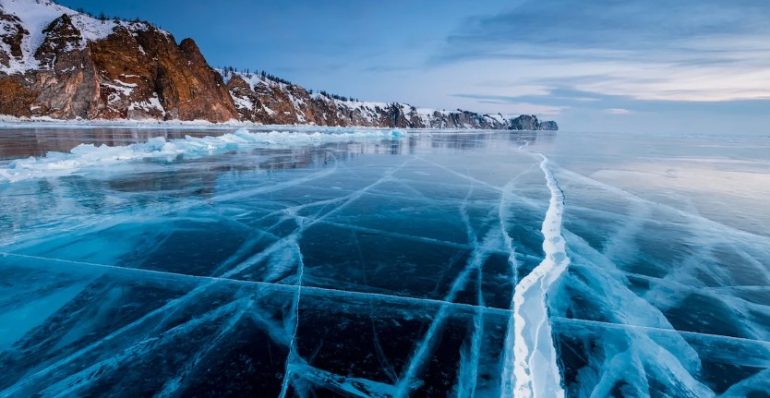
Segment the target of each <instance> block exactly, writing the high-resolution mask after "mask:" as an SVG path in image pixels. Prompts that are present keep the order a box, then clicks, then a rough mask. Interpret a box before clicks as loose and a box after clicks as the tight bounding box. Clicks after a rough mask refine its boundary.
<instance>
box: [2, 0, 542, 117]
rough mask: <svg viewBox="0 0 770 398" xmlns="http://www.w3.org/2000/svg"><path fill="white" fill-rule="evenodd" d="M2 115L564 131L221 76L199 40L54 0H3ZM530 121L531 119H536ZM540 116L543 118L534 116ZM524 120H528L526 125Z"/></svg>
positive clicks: (233, 75) (257, 79)
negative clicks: (84, 11) (103, 16)
mask: <svg viewBox="0 0 770 398" xmlns="http://www.w3.org/2000/svg"><path fill="white" fill-rule="evenodd" d="M0 115H11V116H16V117H50V118H53V119H87V120H88V119H108V120H116V119H128V120H147V119H151V120H206V121H210V122H225V121H231V120H235V121H244V122H254V123H261V124H315V125H324V126H372V127H403V128H478V129H508V128H514V129H533V130H537V129H555V128H556V124H555V123H553V122H544V123H539V122H538V121H537V118H534V119H535V120H534V122H532V121H531V120H528V119H527V120H525V119H522V118H525V116H522V117H520V118H517V119H514V120H509V119H507V118H505V117H503V116H502V115H499V114H498V115H481V114H477V113H474V112H468V111H462V110H457V111H449V112H447V111H443V110H442V111H438V110H432V109H418V108H415V107H413V106H410V105H408V104H400V103H391V104H386V103H372V102H359V101H352V100H348V99H340V97H336V96H330V95H328V94H325V93H322V94H312V93H311V92H310V91H308V90H306V89H304V88H302V87H300V86H297V85H293V84H289V83H287V82H285V81H282V80H280V79H275V78H271V77H269V76H266V75H264V74H247V73H236V72H234V71H227V72H226V71H217V70H214V69H213V68H211V67H210V66H209V65H208V63H207V62H206V59H205V58H204V57H203V55H202V54H201V52H200V50H199V49H198V46H197V45H196V44H195V42H194V41H193V40H192V39H184V40H182V41H181V42H180V43H178V44H177V41H176V40H175V39H174V37H173V36H172V35H171V34H170V33H168V32H165V31H163V30H160V29H158V28H156V27H154V26H153V25H151V24H149V23H147V22H139V21H134V22H126V21H120V20H107V19H96V18H93V17H90V16H88V15H85V14H82V13H78V12H75V11H73V10H71V9H69V8H66V7H62V6H60V5H58V4H56V3H54V2H52V1H50V0H0ZM529 117H530V116H526V118H529ZM532 117H534V116H532ZM520 119H521V120H520Z"/></svg>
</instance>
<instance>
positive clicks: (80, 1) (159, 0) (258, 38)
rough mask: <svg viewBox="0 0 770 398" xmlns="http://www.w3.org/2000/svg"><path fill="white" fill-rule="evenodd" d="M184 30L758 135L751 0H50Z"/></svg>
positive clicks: (259, 61) (762, 122) (758, 62)
mask: <svg viewBox="0 0 770 398" xmlns="http://www.w3.org/2000/svg"><path fill="white" fill-rule="evenodd" d="M59 2H60V3H61V4H63V5H66V6H68V7H71V8H83V9H85V10H87V11H89V12H91V13H95V14H98V13H100V12H104V13H105V14H107V15H109V16H118V17H122V18H133V17H138V18H141V19H146V20H149V21H150V22H153V23H155V24H157V25H160V26H161V27H162V28H164V29H166V30H169V31H170V32H172V33H173V34H174V36H175V37H176V38H177V40H181V39H182V38H184V37H192V38H194V39H195V40H196V42H197V43H198V45H199V46H200V47H201V50H202V51H203V53H204V55H205V56H206V58H207V59H208V61H209V63H211V64H212V65H213V66H226V65H227V66H235V67H238V68H250V69H252V70H254V69H260V70H266V71H268V72H270V73H273V74H275V75H278V76H280V77H283V78H286V79H289V80H291V81H293V82H295V83H297V84H300V85H303V86H305V87H307V88H313V89H323V90H327V91H330V92H333V93H338V94H341V95H345V96H353V97H357V98H361V99H364V100H372V101H402V102H409V103H411V104H413V105H416V106H418V107H428V108H439V109H441V108H444V109H454V108H463V109H469V110H473V111H479V112H501V113H504V114H520V113H535V114H537V115H538V116H541V117H542V118H544V119H554V120H556V121H558V122H559V123H560V125H561V126H562V128H563V129H565V130H575V131H582V130H596V131H633V132H643V131H645V130H649V129H655V130H658V131H671V132H674V131H683V132H697V131H709V132H720V131H724V132H729V131H736V130H739V131H742V132H757V133H760V134H764V133H768V134H770V40H768V39H767V38H768V37H770V23H768V21H770V3H768V2H767V1H765V0H734V1H730V2H725V1H721V0H679V1H668V0H648V1H619V0H596V1H566V0H518V1H516V0H514V1H500V0H480V1H475V2H473V3H471V2H468V1H460V0H447V1H416V2H414V1H408V0H393V1H388V2H382V1H356V0H328V1H313V0H301V1H291V2H287V1H248V0H231V1H228V2H218V3H212V2H210V1H196V0H187V1H181V0H155V1H148V0H125V1H119V2H117V1H109V2H105V1H99V0H60V1H59Z"/></svg>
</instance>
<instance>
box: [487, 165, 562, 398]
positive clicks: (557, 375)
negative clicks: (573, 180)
mask: <svg viewBox="0 0 770 398" xmlns="http://www.w3.org/2000/svg"><path fill="white" fill-rule="evenodd" d="M540 157H541V158H542V161H541V162H540V169H541V170H542V171H543V174H544V176H545V181H546V186H547V187H548V190H549V192H550V195H551V198H550V200H549V204H548V210H547V211H546V214H545V218H544V219H543V225H542V229H541V232H542V234H543V251H544V252H545V257H544V258H543V261H542V262H541V263H540V264H539V265H538V266H537V267H535V269H533V270H532V272H530V273H529V274H528V275H527V276H526V277H524V278H523V279H522V280H521V281H519V283H518V284H517V285H516V287H515V290H514V295H513V315H512V316H513V318H514V319H513V327H514V328H513V330H511V329H510V328H509V330H508V333H509V334H510V333H511V332H513V357H512V358H511V357H510V356H509V357H508V360H509V361H511V360H513V364H512V365H511V364H510V363H507V364H504V365H503V369H504V371H505V369H513V377H514V381H513V390H510V389H508V390H506V389H504V390H503V391H501V395H502V396H504V397H513V396H516V397H523V398H529V397H564V390H563V388H562V380H561V372H560V370H559V366H558V364H557V360H558V353H557V352H556V348H555V347H554V343H553V338H552V336H551V324H550V321H549V318H548V306H547V295H548V292H549V290H550V288H551V286H552V285H553V284H554V283H555V282H556V280H558V278H559V277H560V276H561V274H562V273H563V272H564V271H565V270H566V269H567V266H568V265H569V257H567V253H566V242H565V240H564V238H563V237H562V233H561V224H562V216H563V213H564V194H563V193H562V191H561V188H560V187H559V185H558V182H557V181H556V179H555V178H554V176H553V174H552V173H551V170H550V169H549V168H548V163H549V162H548V158H547V157H546V156H545V155H542V154H541V155H540ZM506 339H507V340H508V339H509V337H506ZM504 373H506V372H504ZM508 382H509V381H503V387H505V386H506V383H508Z"/></svg>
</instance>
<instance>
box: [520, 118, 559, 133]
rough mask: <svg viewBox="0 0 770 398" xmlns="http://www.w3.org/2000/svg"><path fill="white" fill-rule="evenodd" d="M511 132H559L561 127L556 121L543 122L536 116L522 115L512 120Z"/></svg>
mask: <svg viewBox="0 0 770 398" xmlns="http://www.w3.org/2000/svg"><path fill="white" fill-rule="evenodd" d="M509 128H510V129H511V130H558V129H559V126H558V125H557V124H556V122H554V121H544V122H541V121H540V120H538V119H537V116H535V115H521V116H519V117H517V118H514V119H511V121H510V126H509Z"/></svg>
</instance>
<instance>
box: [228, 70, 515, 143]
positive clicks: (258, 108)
mask: <svg viewBox="0 0 770 398" xmlns="http://www.w3.org/2000/svg"><path fill="white" fill-rule="evenodd" d="M223 77H224V79H225V81H227V88H228V90H229V91H230V94H231V96H232V98H233V100H234V102H235V105H236V108H237V109H238V112H239V113H240V116H241V120H244V121H251V122H256V123H264V124H315V125H322V126H372V127H402V128H479V129H501V128H508V123H509V121H508V120H506V119H505V118H504V117H503V116H502V115H479V114H477V113H474V112H468V111H460V110H458V111H453V112H447V111H436V110H432V109H418V108H415V107H412V106H411V105H408V104H401V103H391V104H387V103H379V102H360V101H353V100H340V99H335V98H332V97H330V96H328V95H326V94H311V93H310V92H308V91H307V90H305V89H304V88H302V87H300V86H297V85H294V84H287V83H284V82H279V81H276V80H273V79H271V78H269V77H266V76H264V75H260V74H243V73H236V72H223Z"/></svg>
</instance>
